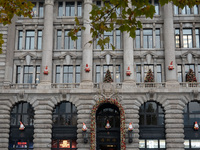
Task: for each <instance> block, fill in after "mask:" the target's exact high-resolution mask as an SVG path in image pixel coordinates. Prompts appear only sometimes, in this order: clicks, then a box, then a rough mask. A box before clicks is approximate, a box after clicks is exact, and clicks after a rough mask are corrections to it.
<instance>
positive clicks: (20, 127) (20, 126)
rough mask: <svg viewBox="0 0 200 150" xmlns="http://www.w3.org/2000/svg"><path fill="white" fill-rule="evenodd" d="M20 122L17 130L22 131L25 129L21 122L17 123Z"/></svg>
mask: <svg viewBox="0 0 200 150" xmlns="http://www.w3.org/2000/svg"><path fill="white" fill-rule="evenodd" d="M19 122H20V125H19V130H24V129H25V126H24V124H23V123H22V122H21V121H19Z"/></svg>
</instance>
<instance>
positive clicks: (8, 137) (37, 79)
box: [0, 0, 200, 150]
mask: <svg viewBox="0 0 200 150" xmlns="http://www.w3.org/2000/svg"><path fill="white" fill-rule="evenodd" d="M151 2H152V3H153V4H154V5H155V8H156V13H155V15H154V17H153V19H149V18H148V19H147V18H145V17H141V18H138V19H140V20H141V22H142V25H143V28H142V29H138V30H137V31H136V38H135V39H132V38H130V37H129V35H128V34H127V33H120V32H119V30H118V29H117V26H116V28H115V30H114V31H113V32H109V33H105V36H109V37H110V38H111V43H112V44H114V45H115V46H116V50H115V51H113V50H111V48H110V45H109V44H108V45H105V50H104V51H101V50H100V49H99V47H98V46H96V41H94V44H93V45H89V44H85V43H86V42H88V41H89V40H91V39H92V37H91V35H90V25H89V23H88V21H89V12H90V10H91V8H92V6H91V4H92V3H95V4H97V5H99V6H101V5H104V3H103V2H101V1H92V0H84V1H79V0H74V1H68V0H59V1H58V0H45V1H43V0H35V1H33V3H34V4H35V7H34V9H33V18H32V19H28V18H24V17H14V18H13V20H12V24H11V25H9V26H2V25H0V29H1V30H0V32H1V33H3V38H4V41H5V43H4V44H3V54H1V55H0V93H1V94H0V127H1V128H0V150H8V149H9V150H16V149H20V148H21V149H27V150H28V149H34V150H51V149H52V150H61V149H62V148H64V149H67V150H75V149H77V150H89V149H91V150H95V149H98V150H124V149H125V147H126V149H127V150H139V149H141V150H144V149H145V150H146V149H159V150H161V149H166V150H184V149H200V144H199V143H200V131H199V130H197V129H196V130H195V129H194V124H195V122H197V124H199V123H200V94H199V92H200V89H199V87H200V84H199V82H200V59H199V58H200V51H199V48H200V32H199V30H200V19H199V17H200V9H199V7H198V6H194V7H193V8H191V9H190V8H188V7H187V6H186V7H185V8H184V9H180V8H178V7H176V6H174V5H173V4H172V3H169V4H167V5H165V6H163V7H161V6H159V4H158V2H157V0H152V1H151ZM75 16H77V17H78V18H79V19H80V22H81V24H83V26H85V27H86V30H85V31H79V32H78V34H77V36H78V40H77V41H76V42H73V41H71V40H70V39H69V37H68V36H67V33H68V31H69V30H70V29H72V28H73V27H74V24H75V22H74V17H75ZM170 63H172V69H169V67H170ZM86 64H87V65H88V67H89V68H90V71H89V72H87V71H86V70H85V68H86ZM128 68H129V71H130V72H131V75H127V74H126V72H127V69H128ZM45 69H46V70H45ZM108 69H109V70H110V72H111V76H112V78H113V82H112V83H103V77H104V76H105V73H106V71H107V70H108ZM149 69H151V70H152V71H153V75H154V82H150V83H148V82H144V79H145V76H146V74H147V72H148V70H149ZM189 69H192V70H193V71H194V73H195V76H196V78H197V82H195V83H189V82H186V81H187V79H186V74H187V72H189ZM62 107H64V108H62ZM62 111H63V112H62ZM62 115H64V117H63V116H62ZM61 116H62V117H61ZM113 120H114V121H113ZM20 121H21V122H22V124H23V125H24V126H25V129H24V130H23V129H19V127H20ZM63 122H64V123H63ZM108 122H109V123H110V129H106V128H104V125H106V123H108ZM83 123H85V124H86V127H87V131H86V132H84V131H83V129H82V127H83ZM130 123H132V125H133V131H130V132H129V131H128V127H129V124H130Z"/></svg>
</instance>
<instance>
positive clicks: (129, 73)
mask: <svg viewBox="0 0 200 150" xmlns="http://www.w3.org/2000/svg"><path fill="white" fill-rule="evenodd" d="M126 75H127V76H130V75H131V71H130V67H128V69H127V71H126Z"/></svg>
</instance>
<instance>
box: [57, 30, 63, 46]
mask: <svg viewBox="0 0 200 150" xmlns="http://www.w3.org/2000/svg"><path fill="white" fill-rule="evenodd" d="M61 41H62V31H60V30H58V31H57V49H61Z"/></svg>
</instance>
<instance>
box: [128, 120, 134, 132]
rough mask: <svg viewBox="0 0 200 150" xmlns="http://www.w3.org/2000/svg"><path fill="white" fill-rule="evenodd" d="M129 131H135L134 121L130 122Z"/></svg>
mask: <svg viewBox="0 0 200 150" xmlns="http://www.w3.org/2000/svg"><path fill="white" fill-rule="evenodd" d="M128 131H133V125H132V122H130V123H129V126H128Z"/></svg>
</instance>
